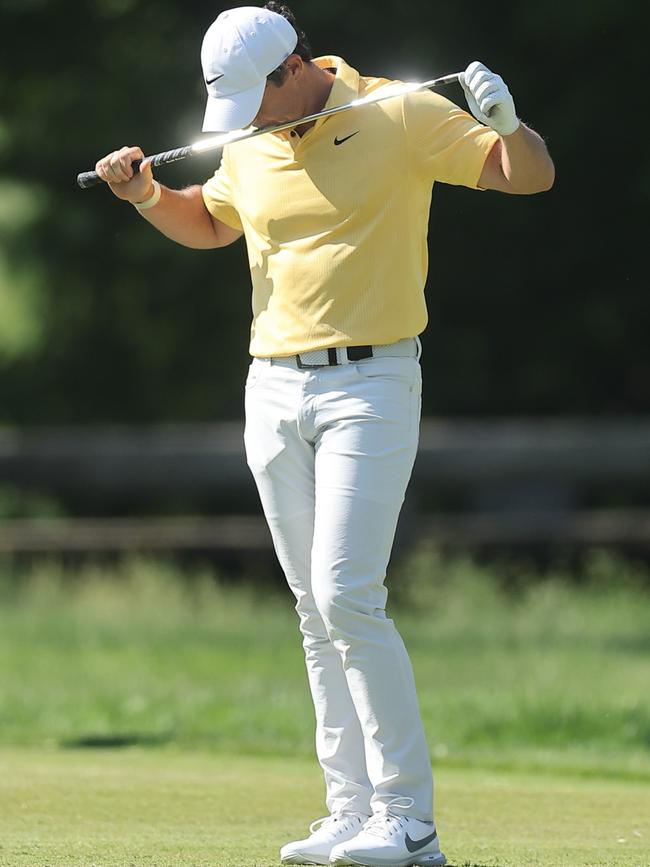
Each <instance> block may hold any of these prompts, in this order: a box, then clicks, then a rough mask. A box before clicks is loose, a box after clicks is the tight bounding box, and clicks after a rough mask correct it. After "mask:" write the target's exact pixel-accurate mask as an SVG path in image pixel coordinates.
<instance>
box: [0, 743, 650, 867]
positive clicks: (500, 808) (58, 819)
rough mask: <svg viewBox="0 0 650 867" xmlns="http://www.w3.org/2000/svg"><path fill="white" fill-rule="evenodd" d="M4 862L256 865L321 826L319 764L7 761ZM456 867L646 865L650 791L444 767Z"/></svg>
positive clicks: (67, 756) (93, 757)
mask: <svg viewBox="0 0 650 867" xmlns="http://www.w3.org/2000/svg"><path fill="white" fill-rule="evenodd" d="M0 769H1V770H2V773H1V774H0V806H1V807H2V809H1V810H0V865H1V867H37V865H39V867H40V865H49V867H55V865H65V867H74V865H84V867H87V865H96V867H118V865H119V867H125V865H137V867H145V865H155V867H167V865H169V867H172V865H173V867H180V865H192V867H203V865H205V867H208V865H209V867H262V865H274V864H277V863H278V849H279V847H280V846H281V845H282V844H283V843H284V842H286V841H288V840H290V839H295V838H297V837H302V836H303V835H304V834H305V833H306V829H307V825H308V823H309V822H310V821H312V820H313V819H314V818H316V817H317V816H320V815H322V811H323V805H322V780H321V775H320V772H319V769H318V768H317V767H316V766H315V762H309V761H307V760H300V759H282V760H279V759H272V758H269V757H245V756H240V757H233V756H223V755H219V754H214V753H207V754H199V753H196V754H187V753H183V752H179V751H177V750H174V749H162V750H161V749H154V750H148V751H143V750H139V749H136V750H133V749H130V750H125V751H104V752H101V751H100V752H98V751H95V750H86V751H79V750H71V751H53V752H47V751H44V750H33V749H24V750H21V749H13V750H7V749H4V750H0ZM436 796H437V808H436V814H437V823H438V829H439V833H440V838H441V843H442V848H443V851H444V852H445V854H446V855H447V857H448V859H449V863H450V864H451V865H458V867H462V865H473V867H479V865H480V867H522V865H539V867H560V865H562V867H587V865H590V867H591V865H608V867H611V865H619V867H642V865H643V867H646V865H647V864H648V863H650V822H649V817H650V790H649V788H648V786H647V785H642V784H638V783H631V782H619V781H611V780H609V781H604V780H579V779H578V780H576V779H574V778H571V777H565V776H562V775H561V774H557V775H554V776H550V775H546V776H541V777H539V776H537V775H527V774H512V773H509V774H506V773H503V772H496V771H492V772H489V773H488V772H485V771H481V770H478V769H471V770H470V769H458V768H446V769H444V770H441V771H440V772H439V773H438V774H437V777H436Z"/></svg>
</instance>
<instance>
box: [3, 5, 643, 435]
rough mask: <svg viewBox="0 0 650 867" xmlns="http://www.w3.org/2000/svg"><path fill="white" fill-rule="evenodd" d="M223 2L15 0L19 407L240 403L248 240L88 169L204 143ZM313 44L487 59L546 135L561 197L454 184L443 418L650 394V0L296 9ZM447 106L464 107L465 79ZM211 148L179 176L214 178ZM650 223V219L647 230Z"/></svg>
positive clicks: (118, 418) (9, 243)
mask: <svg viewBox="0 0 650 867" xmlns="http://www.w3.org/2000/svg"><path fill="white" fill-rule="evenodd" d="M233 5H236V4H235V3H226V4H222V3H216V4H215V3H207V2H203V0H194V2H192V3H190V4H188V3H182V2H180V0H157V2H156V3H153V2H150V0H149V2H147V0H75V2H74V3H73V2H71V0H56V2H55V0H0V23H1V25H2V33H3V37H4V38H3V48H2V55H1V59H0V391H1V393H2V409H1V411H0V421H2V422H4V423H15V424H21V425H29V424H40V423H45V422H47V423H66V424H67V423H86V422H134V423H137V422H155V421H171V420H174V421H206V420H213V419H225V418H233V417H237V416H240V415H241V414H242V410H243V397H242V386H243V379H244V376H245V369H246V365H247V363H248V353H247V348H248V329H249V325H250V281H249V275H248V270H247V265H246V257H245V249H244V245H243V242H239V243H238V244H236V245H234V246H233V247H231V248H228V249H226V250H216V251H194V250H189V249H185V248H183V247H180V246H178V245H176V244H174V243H172V242H170V241H168V240H167V239H165V238H164V237H162V236H161V235H159V234H158V233H157V232H156V231H155V230H153V229H152V228H151V227H150V226H149V225H148V224H147V223H145V221H144V220H142V219H141V218H140V217H139V216H138V215H137V214H136V213H135V212H134V210H133V209H132V208H130V207H129V206H128V205H126V204H124V203H122V202H120V201H118V200H117V199H115V198H113V197H112V196H111V194H110V192H109V191H108V190H107V189H106V188H101V189H94V190H91V191H88V192H82V191H80V190H79V189H78V188H77V186H76V183H75V177H76V174H77V173H78V172H79V171H82V170H86V169H89V168H92V167H93V165H94V163H95V161H96V160H97V159H98V158H99V157H100V156H102V155H104V154H105V153H107V152H109V151H110V150H113V149H115V148H118V147H120V146H122V145H124V144H139V145H141V146H142V148H143V149H144V150H145V152H147V153H154V152H157V151H160V150H165V149H168V148H171V147H175V146H179V145H181V144H185V143H187V142H192V141H194V140H196V139H197V138H199V137H200V129H201V122H202V116H203V111H204V102H205V90H204V85H203V82H202V78H201V69H200V63H199V49H200V44H201V39H202V35H203V32H204V31H205V29H206V28H207V26H208V25H209V24H210V23H211V21H212V20H213V19H214V18H215V17H216V15H217V14H218V13H219V12H220V11H221V10H222V9H224V8H228V7H230V6H233ZM292 5H293V8H294V11H295V13H296V16H297V18H298V21H299V22H300V23H301V25H302V26H303V28H304V29H305V30H306V32H307V34H308V36H309V37H310V39H311V42H312V46H313V48H314V51H315V54H316V55H319V54H326V53H334V54H340V55H342V56H344V57H345V58H346V59H347V60H348V62H350V63H351V64H352V65H353V66H355V67H357V68H358V69H359V70H360V71H361V72H362V73H365V74H378V75H386V76H395V77H401V78H412V79H415V78H429V77H432V76H434V75H438V74H444V73H447V72H451V71H456V70H459V69H462V68H464V67H465V66H466V65H467V63H468V62H469V61H471V60H473V59H475V58H478V59H481V60H482V61H484V62H485V63H487V64H488V65H489V66H490V67H492V68H493V69H495V70H496V71H497V72H499V73H500V74H502V75H503V77H504V79H505V80H506V82H507V83H508V84H509V86H510V89H511V91H512V92H513V95H514V97H515V102H516V105H517V108H518V111H519V114H520V115H521V117H522V118H523V119H524V120H526V121H528V122H529V123H530V124H531V126H533V128H535V129H537V130H538V131H539V132H540V133H541V134H542V135H543V136H544V137H545V138H546V140H547V143H548V146H549V149H550V151H551V153H552V155H553V157H554V159H555V162H556V167H557V182H556V186H555V188H554V189H553V191H552V192H550V193H547V194H544V195H542V196H538V197H534V198H528V197H521V198H519V197H506V196H502V195H499V194H496V193H485V194H481V193H477V192H472V191H469V190H462V189H457V188H449V187H445V186H443V185H440V186H438V187H436V190H435V192H434V205H433V210H432V218H431V222H432V227H433V229H434V231H432V232H431V239H430V275H429V282H428V286H427V298H428V305H429V314H430V323H429V326H428V328H427V330H426V332H425V334H424V336H423V343H424V356H423V359H422V364H423V367H424V383H425V385H424V390H425V391H424V412H425V414H436V415H474V416H476V415H500V414H516V415H523V414H536V415H542V414H544V415H557V414H572V415H575V414H592V415H606V414H613V413H616V414H619V413H639V412H643V411H647V410H648V409H649V408H650V353H649V352H648V337H647V333H648V317H647V311H648V306H649V305H648V300H647V282H648V281H647V277H646V254H645V249H644V242H645V235H646V233H647V214H646V212H647V206H648V200H649V198H650V163H649V161H648V157H647V146H646V140H645V134H643V133H642V129H640V128H642V124H643V116H642V115H643V110H642V108H640V107H639V104H641V105H642V102H643V99H644V97H643V92H642V90H641V87H640V85H641V84H642V81H643V79H642V77H641V76H640V74H638V72H637V71H636V70H635V67H634V64H637V65H638V66H639V67H640V64H641V59H642V58H643V57H644V55H645V53H646V45H645V42H646V27H645V25H647V23H648V20H649V19H650V13H649V12H648V7H647V5H646V4H642V3H641V2H640V0H630V2H628V3H626V4H622V3H616V2H614V0H597V2H595V0H590V2H587V0H572V2H570V3H568V4H554V3H550V2H542V3H537V4H523V3H517V2H509V3H503V4H499V5H498V6H496V7H495V6H494V5H493V4H486V3H476V2H474V3H469V2H460V3H448V4H437V3H431V2H428V0H411V2H410V3H408V4H404V3H398V2H396V0H383V2H375V3H370V2H358V3H344V2H341V0H330V2H328V3H318V4H316V3H307V2H305V0H295V2H294V3H293V4H292ZM449 96H450V97H451V98H452V99H454V100H456V101H458V102H459V103H460V104H461V105H463V106H464V101H463V98H462V93H461V91H460V89H458V90H454V91H453V92H450V93H449ZM217 160H218V157H215V155H214V154H212V155H206V156H204V157H201V158H200V159H193V160H189V161H187V162H186V163H181V164H174V165H170V166H167V167H164V168H163V169H158V171H157V177H158V178H159V179H160V180H161V181H162V182H163V183H165V184H167V185H169V186H172V187H181V186H184V185H187V184H190V183H201V182H203V180H204V179H205V178H207V177H208V176H209V175H210V174H211V173H212V172H213V171H214V170H215V168H216V164H217ZM643 226H646V229H643Z"/></svg>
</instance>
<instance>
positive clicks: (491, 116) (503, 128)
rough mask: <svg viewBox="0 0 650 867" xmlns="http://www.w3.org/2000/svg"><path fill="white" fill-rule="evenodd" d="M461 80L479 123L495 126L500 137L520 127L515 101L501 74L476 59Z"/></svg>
mask: <svg viewBox="0 0 650 867" xmlns="http://www.w3.org/2000/svg"><path fill="white" fill-rule="evenodd" d="M459 81H460V83H461V85H462V87H463V90H464V91H465V96H466V97H467V105H468V106H469V109H470V111H471V112H472V114H473V115H474V117H475V118H476V119H477V120H480V122H481V123H483V124H485V125H486V126H491V127H492V129H493V130H495V131H496V132H498V133H499V135H511V134H512V133H513V132H515V131H516V130H517V129H518V128H519V118H518V117H517V113H516V111H515V103H514V100H513V98H512V96H511V95H510V91H509V90H508V87H507V85H506V83H505V81H504V80H503V79H502V78H501V76H500V75H497V74H496V73H495V72H491V71H490V70H489V69H488V68H487V66H485V65H484V64H483V63H479V62H478V60H475V61H474V62H473V63H470V65H469V66H468V67H467V69H466V70H465V72H461V74H460V76H459Z"/></svg>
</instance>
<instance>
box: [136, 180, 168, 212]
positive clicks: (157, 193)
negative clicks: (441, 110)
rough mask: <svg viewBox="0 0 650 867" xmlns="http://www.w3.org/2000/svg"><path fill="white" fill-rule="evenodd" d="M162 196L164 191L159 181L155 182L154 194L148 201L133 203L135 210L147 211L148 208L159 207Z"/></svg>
mask: <svg viewBox="0 0 650 867" xmlns="http://www.w3.org/2000/svg"><path fill="white" fill-rule="evenodd" d="M161 195H162V189H161V187H160V184H159V183H158V181H156V180H154V182H153V193H152V194H151V195H150V196H149V198H148V199H145V200H144V202H133V206H134V208H136V210H138V211H146V210H147V208H153V206H154V205H157V204H158V202H159V201H160V197H161Z"/></svg>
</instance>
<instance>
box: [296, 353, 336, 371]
mask: <svg viewBox="0 0 650 867" xmlns="http://www.w3.org/2000/svg"><path fill="white" fill-rule="evenodd" d="M296 364H297V365H298V370H318V369H319V368H321V367H328V365H327V364H304V362H302V361H301V360H300V353H299V352H298V353H296Z"/></svg>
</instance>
